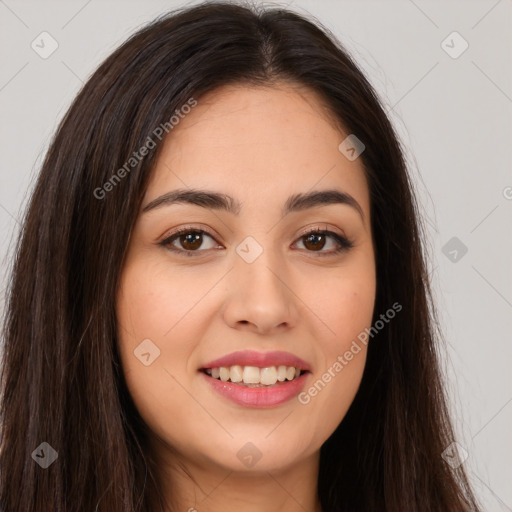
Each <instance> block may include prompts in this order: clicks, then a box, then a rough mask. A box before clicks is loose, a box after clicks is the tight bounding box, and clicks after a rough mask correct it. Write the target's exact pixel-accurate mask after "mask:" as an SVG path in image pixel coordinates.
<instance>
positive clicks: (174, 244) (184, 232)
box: [158, 227, 354, 256]
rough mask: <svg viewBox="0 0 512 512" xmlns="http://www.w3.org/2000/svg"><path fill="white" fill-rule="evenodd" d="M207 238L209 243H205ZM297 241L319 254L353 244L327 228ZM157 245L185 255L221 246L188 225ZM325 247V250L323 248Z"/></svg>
mask: <svg viewBox="0 0 512 512" xmlns="http://www.w3.org/2000/svg"><path fill="white" fill-rule="evenodd" d="M208 240H209V243H206V244H205V241H207V242H208ZM297 243H302V245H303V247H304V250H306V251H307V252H314V253H318V254H319V255H321V256H329V255H332V254H337V253H340V252H342V251H346V250H348V249H350V248H351V247H353V246H354V244H353V243H352V242H351V241H350V240H348V239H347V238H346V237H344V236H342V235H339V234H338V233H334V232H333V231H329V230H327V229H313V230H310V231H308V232H306V233H304V234H303V235H301V237H300V238H299V240H298V241H297V242H296V244H297ZM158 245H161V246H163V247H165V248H167V249H168V250H170V251H173V252H176V253H179V254H180V255H185V256H197V255H198V254H199V253H201V252H203V251H206V250H209V249H215V248H221V247H222V246H220V245H219V244H218V243H217V242H216V240H215V238H213V236H212V235H210V234H209V233H208V232H206V231H205V230H203V229H198V228H190V227H184V228H181V229H179V230H177V231H175V232H174V233H172V234H171V235H169V236H168V237H167V238H165V239H164V240H162V241H161V242H159V244H158ZM326 247H327V250H324V249H325V248H326ZM299 248H300V249H302V248H301V247H299Z"/></svg>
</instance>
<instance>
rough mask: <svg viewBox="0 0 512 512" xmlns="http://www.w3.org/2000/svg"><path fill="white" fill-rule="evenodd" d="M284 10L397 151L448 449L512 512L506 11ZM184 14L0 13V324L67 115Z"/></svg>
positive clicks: (113, 6) (489, 496)
mask: <svg viewBox="0 0 512 512" xmlns="http://www.w3.org/2000/svg"><path fill="white" fill-rule="evenodd" d="M255 3H260V2H257V1H256V2H255ZM287 3H288V4H291V7H292V8H293V9H295V10H297V11H299V12H302V13H306V14H307V13H310V14H312V15H314V16H315V17H317V18H318V19H319V20H320V21H321V22H322V23H323V24H324V25H325V26H327V27H328V28H329V29H331V30H332V31H333V32H334V33H335V34H336V35H337V36H338V37H339V39H340V40H341V41H342V42H343V43H344V44H345V46H346V47H347V48H348V49H349V50H350V51H351V52H352V54H353V55H354V56H355V58H356V60H357V61H358V62H359V63H360V65H361V66H362V68H363V70H364V71H365V72H366V73H367V75H368V77H369V79H370V81H371V82H372V83H373V84H374V86H375V87H376V88H377V90H378V92H379V94H380V95H381V97H382V99H383V101H384V103H385V105H386V107H387V109H388V111H389V115H390V116H391V119H392V121H393V122H394V124H395V126H396V127H397V129H398V132H399V134H400V136H401V138H402V141H403V144H404V145H405V147H406V148H407V152H408V160H409V165H410V169H411V172H412V174H413V177H414V180H415V182H416V184H417V192H418V195H419V199H420V202H421V204H422V208H423V212H424V215H425V218H426V222H427V228H428V236H429V244H430V251H431V274H432V279H433V283H434V289H435V292H436V300H437V305H438V307H439V310H440V313H441V321H442V329H443V331H444V333H445V337H446V340H447V350H446V354H445V356H444V359H443V361H444V364H445V366H446V374H447V381H448V387H449V391H450V395H451V399H452V408H453V411H454V415H455V417H456V428H457V431H458V436H457V439H456V441H457V442H458V443H459V444H460V445H461V446H462V447H463V448H464V450H465V451H466V452H467V454H468V457H467V459H466V460H465V462H464V464H465V466H466V468H467V469H468V472H469V475H470V478H471V481H472V482H473V485H474V486H475V489H476V491H477V494H478V497H479V498H480V499H481V501H482V502H483V504H484V510H486V511H490V512H494V511H500V512H501V511H512V487H511V486H510V482H512V468H511V464H510V460H511V458H512V436H510V434H511V432H512V385H511V372H510V368H511V362H512V344H511V343H510V332H511V324H512V314H511V313H512V286H511V283H512V279H511V274H512V266H511V259H510V256H511V253H512V250H511V249H512V238H511V237H510V234H511V232H512V231H511V209H512V176H511V173H510V169H511V142H512V139H511V132H512V130H511V124H512V123H511V119H512V118H511V115H510V114H511V107H512V87H511V82H512V80H511V67H512V55H511V53H512V31H511V11H512V1H511V0H499V1H496V0H489V1H487V0H485V1H484V0H478V1H477V0H473V1H443V2H441V1H439V2H435V1H427V0H414V1H413V0H401V1H382V0H381V1H364V0H362V1H361V0H360V1H358V2H357V1H344V0H341V1H334V0H320V1H316V2H313V1H306V0H295V1H293V2H291V3H290V0H288V1H287V2H283V3H281V4H280V5H286V4H287ZM183 5H186V2H176V1H170V0H168V1H163V0H161V1H156V0H154V1H146V2H142V1H124V2H120V1H100V0H89V1H86V0H82V1H75V0H73V1H66V2H64V1H62V2H50V1H21V0H18V1H15V0H5V1H2V0H0V49H1V66H0V116H1V119H2V122H1V123H0V155H1V168H0V240H1V247H0V258H1V260H0V261H1V267H0V270H1V272H0V292H1V303H0V313H2V312H3V307H4V293H3V290H4V288H5V282H6V281H5V280H6V274H7V272H8V269H9V265H10V261H11V256H12V241H13V237H14V236H15V234H16V233H17V231H18V228H19V218H20V212H21V211H22V209H23V207H24V205H25V204H26V201H27V198H28V194H29V191H30V189H31V187H32V185H33V183H34V180H35V177H36V175H37V172H38V170H39V167H40V164H41V160H42V157H43V156H44V153H45V151H46V149H47V147H48V143H49V141H50V139H51V136H52V134H53V132H54V130H55V129H56V127H57V124H58V122H59V121H60V119H61V117H62V116H63V114H64V112H65V111H66V109H67V107H68V106H69V104H70V102H71V100H72V99H73V97H74V96H75V94H76V93H77V91H78V90H79V88H80V86H81V85H82V83H83V81H85V80H86V79H87V77H88V76H89V75H90V74H91V73H92V71H94V69H95V68H96V67H97V66H98V65H99V63H100V62H101V61H102V60H103V59H104V58H105V57H106V56H107V55H108V54H109V53H110V52H111V51H112V50H113V49H114V48H115V47H116V46H117V45H118V44H120V43H121V42H122V41H123V40H124V39H125V38H126V37H127V36H128V35H130V34H131V33H133V32H134V31H135V30H136V29H137V28H139V27H141V26H142V25H144V24H145V23H146V22H147V21H150V20H151V19H152V18H153V17H154V16H156V15H157V14H160V13H162V12H164V11H166V10H169V9H172V8H174V7H178V6H183ZM43 31H47V32H48V33H49V34H51V36H52V37H53V38H54V39H55V40H56V41H57V43H58V45H59V46H58V48H57V50H56V51H55V52H54V53H53V54H52V55H51V56H49V57H48V58H46V59H43V58H41V57H40V56H39V55H38V54H37V53H36V52H35V51H34V50H33V49H32V48H31V43H32V41H34V40H35V43H36V44H37V43H38V42H39V43H38V44H39V45H40V46H42V45H43V43H41V42H40V41H41V37H39V35H40V34H41V32H43ZM453 31H457V32H459V33H460V35H461V36H462V37H463V38H464V40H465V41H467V43H468V44H469V48H468V49H467V50H466V51H465V52H464V53H462V54H461V55H460V56H458V57H457V58H452V57H451V56H450V55H449V54H448V53H447V52H446V51H445V50H448V51H450V52H452V54H453V52H457V53H458V51H459V50H460V49H461V48H462V44H463V42H462V41H460V40H457V39H456V38H454V37H453V36H450V37H448V39H446V38H447V36H449V35H450V34H451V33H452V32H453ZM45 37H46V36H45ZM445 40H446V42H445V43H442V42H443V41H445ZM45 41H46V42H45V43H44V44H45V48H46V49H48V48H49V40H48V39H46V40H45ZM450 47H451V48H450ZM453 237H456V238H457V240H455V241H452V242H451V243H450V244H449V245H448V246H446V244H447V243H448V242H449V241H450V240H451V239H452V238H453ZM451 244H455V245H451ZM462 244H463V245H462ZM464 247H466V248H467V253H466V254H463V250H462V249H463V248H464ZM443 248H444V249H443ZM454 250H455V251H456V252H454ZM461 453H463V452H461Z"/></svg>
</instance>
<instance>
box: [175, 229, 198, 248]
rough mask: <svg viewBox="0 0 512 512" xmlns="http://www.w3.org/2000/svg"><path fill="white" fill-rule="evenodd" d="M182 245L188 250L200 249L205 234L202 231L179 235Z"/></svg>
mask: <svg viewBox="0 0 512 512" xmlns="http://www.w3.org/2000/svg"><path fill="white" fill-rule="evenodd" d="M179 241H180V244H181V247H183V249H185V250H187V251H194V250H196V249H199V247H201V245H202V243H203V235H202V234H201V233H195V232H194V233H193V232H190V233H186V234H184V235H181V236H180V237H179Z"/></svg>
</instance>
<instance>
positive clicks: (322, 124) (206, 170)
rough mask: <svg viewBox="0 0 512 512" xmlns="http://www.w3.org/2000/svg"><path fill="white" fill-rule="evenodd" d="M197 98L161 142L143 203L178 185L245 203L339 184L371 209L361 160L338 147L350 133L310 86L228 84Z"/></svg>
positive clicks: (333, 186) (268, 199) (364, 207)
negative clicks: (199, 189) (339, 125)
mask: <svg viewBox="0 0 512 512" xmlns="http://www.w3.org/2000/svg"><path fill="white" fill-rule="evenodd" d="M197 101H198V103H197V106H195V107H194V108H193V109H192V110H191V111H190V113H188V114H186V115H183V116H182V118H181V119H180V122H179V124H178V125H176V126H175V127H174V128H173V130H172V131H171V132H170V133H169V135H168V136H167V138H166V139H165V142H164V145H163V148H162V151H161V153H160V155H159V158H158V161H157V164H156V166H155V169H154V172H153V174H152V178H151V180H150V184H149V188H148V191H147V194H146V199H147V200H151V199H152V198H154V197H155V196H156V195H157V194H159V193H163V192H168V191H169V190H172V189H173V188H183V187H189V188H202V189H204V188H207V189H210V190H218V191H222V192H225V193H228V194H229V195H231V196H233V197H237V198H239V199H240V201H241V202H242V203H244V204H246V203H248V202H249V203H250V202H251V201H252V200H267V201H270V200H274V199H275V200H276V201H277V200H281V199H282V201H284V200H285V199H286V198H288V197H289V196H290V195H291V194H293V193H303V192H306V191H308V190H312V189H315V190H316V189H327V188H338V189H341V190H343V191H344V192H347V193H349V194H351V195H353V196H355V197H356V199H357V200H358V202H359V203H360V204H361V206H362V207H363V209H368V208H369V204H368V201H369V194H368V190H367V184H366V178H365V173H364V168H363V164H362V161H361V159H356V160H355V161H350V160H348V159H347V158H346V157H345V156H344V155H343V154H342V153H341V152H340V150H339V149H338V147H339V145H340V143H341V142H342V141H343V140H344V139H345V138H346V137H347V135H348V133H346V131H344V130H343V129H342V128H341V127H338V126H336V125H335V124H334V122H333V120H332V115H331V113H330V112H329V111H328V110H327V107H326V106H325V105H324V103H323V102H322V101H321V99H320V98H319V97H318V96H317V95H316V94H315V93H314V92H312V91H311V90H309V89H306V88H304V87H301V88H299V87H296V86H292V85H289V84H281V85H279V86H273V87H269V86H265V87H262V86H259V87H254V86H242V85H234V86H225V87H222V88H220V89H217V90H214V91H212V92H210V93H208V94H207V95H205V96H203V97H201V98H199V99H198V100H197ZM146 202H147V201H146Z"/></svg>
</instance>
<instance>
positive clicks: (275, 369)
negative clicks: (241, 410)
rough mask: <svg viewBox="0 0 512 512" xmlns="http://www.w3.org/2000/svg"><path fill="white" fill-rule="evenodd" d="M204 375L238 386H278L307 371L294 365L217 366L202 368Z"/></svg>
mask: <svg viewBox="0 0 512 512" xmlns="http://www.w3.org/2000/svg"><path fill="white" fill-rule="evenodd" d="M201 371H202V372H204V373H205V374H206V375H208V376H210V377H211V378H213V379H217V380H220V381H221V382H232V383H233V384H237V385H239V386H243V387H248V388H268V387H272V386H279V385H282V384H283V383H285V382H290V381H293V380H296V379H298V378H299V377H300V376H301V375H303V374H304V373H306V372H307V370H302V369H300V368H296V367H295V366H286V365H279V366H267V367H265V368H258V367H257V366H241V365H233V366H229V367H228V366H217V367H214V368H203V369H202V370H201Z"/></svg>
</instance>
